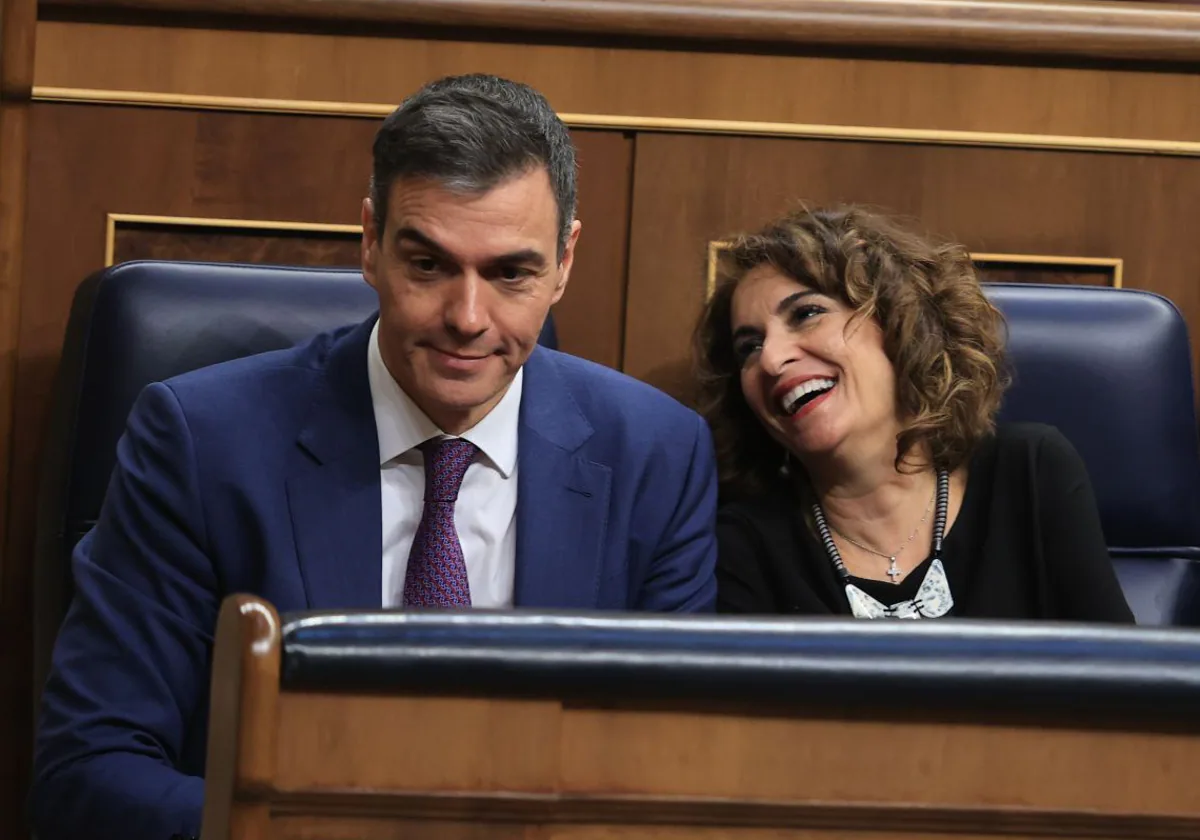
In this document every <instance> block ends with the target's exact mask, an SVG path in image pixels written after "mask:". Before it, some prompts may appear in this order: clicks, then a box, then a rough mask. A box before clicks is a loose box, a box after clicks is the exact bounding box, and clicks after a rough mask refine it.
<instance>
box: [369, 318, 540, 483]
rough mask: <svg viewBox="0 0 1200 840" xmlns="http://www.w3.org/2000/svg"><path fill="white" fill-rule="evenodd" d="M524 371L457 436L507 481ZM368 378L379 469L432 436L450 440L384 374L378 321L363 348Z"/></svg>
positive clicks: (513, 456) (512, 460)
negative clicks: (494, 404) (377, 440)
mask: <svg viewBox="0 0 1200 840" xmlns="http://www.w3.org/2000/svg"><path fill="white" fill-rule="evenodd" d="M524 373H525V370H524V368H522V369H521V370H518V371H517V375H516V376H515V377H513V381H512V384H510V385H509V386H508V391H507V392H505V394H504V396H503V397H501V399H500V402H499V403H497V404H496V406H495V407H494V408H493V409H492V410H491V411H489V412H488V413H487V415H486V416H485V417H484V418H483V419H482V420H480V421H479V422H478V423H476V424H475V425H474V426H472V427H471V428H470V429H468V430H467V431H465V432H463V433H462V435H460V437H462V438H463V439H464V440H469V441H470V442H471V443H473V444H475V446H477V447H478V448H479V451H480V452H481V453H483V456H484V457H485V458H487V459H488V460H489V461H491V462H492V464H493V465H494V466H495V467H496V469H497V470H499V471H500V474H501V475H503V476H504V477H505V478H508V477H509V476H510V475H512V472H513V470H514V469H516V466H517V431H518V422H519V420H520V416H521V389H522V380H523V378H524ZM367 380H368V382H369V383H370V386H371V403H372V406H373V408H374V410H375V430H376V433H377V434H378V437H379V463H380V465H381V466H382V465H383V464H386V463H387V462H388V461H391V460H393V459H394V458H396V457H398V456H400V455H403V454H404V453H406V452H408V451H409V450H411V449H414V448H416V447H417V446H420V445H421V444H422V443H424V442H425V441H427V440H429V439H431V438H435V437H439V436H446V437H452V435H446V433H445V432H443V431H442V430H441V429H439V428H438V427H437V425H436V424H435V423H434V422H433V421H432V420H430V419H429V417H427V416H426V414H425V412H423V411H421V409H420V408H418V407H417V404H416V403H415V402H413V401H412V398H411V397H409V396H408V394H406V393H404V389H403V388H401V387H400V386H399V385H397V384H396V380H395V379H393V378H392V375H391V373H389V372H388V369H387V366H386V365H385V364H384V362H383V355H382V354H381V353H380V352H379V322H378V321H376V322H375V326H374V327H373V328H372V329H371V340H370V342H369V343H368V344H367Z"/></svg>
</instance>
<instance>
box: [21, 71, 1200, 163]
mask: <svg viewBox="0 0 1200 840" xmlns="http://www.w3.org/2000/svg"><path fill="white" fill-rule="evenodd" d="M33 99H34V100H35V101H39V102H75V103H90V104H98V105H135V106H146V107H155V108H184V109H191V110H216V111H246V112H253V113H271V114H319V115H323V116H343V117H371V118H381V117H384V116H387V115H388V114H390V113H391V112H392V110H393V109H394V108H395V106H394V105H379V104H371V103H354V102H318V101H309V100H297V99H251V98H245V97H233V96H206V95H198V94H183V93H178V94H176V93H154V92H147V91H116V90H87V89H82V88H58V87H44V86H38V87H35V88H34V89H33ZM559 116H560V117H561V118H562V120H563V122H565V123H566V124H567V125H568V126H570V127H572V128H597V129H613V130H622V131H649V132H660V133H670V134H725V135H739V136H746V137H802V138H808V139H814V140H816V139H820V140H860V141H866V142H876V143H919V144H924V145H941V146H989V147H999V148H1017V149H1046V150H1058V151H1086V152H1107V153H1116V154H1143V155H1168V156H1172V157H1200V142H1194V141H1187V140H1143V139H1136V138H1126V137H1076V136H1070V135H1056V134H1014V133H1006V132H995V131H950V130H944V129H924V128H888V127H886V126H854V125H817V124H808V123H779V122H749V121H743V120H704V119H687V118H681V117H636V116H624V115H611V114H568V113H564V114H560V115H559Z"/></svg>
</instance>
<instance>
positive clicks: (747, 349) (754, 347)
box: [733, 338, 762, 365]
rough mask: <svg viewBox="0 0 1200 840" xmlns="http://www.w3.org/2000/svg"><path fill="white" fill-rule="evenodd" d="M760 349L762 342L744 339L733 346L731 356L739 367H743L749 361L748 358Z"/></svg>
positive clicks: (754, 339)
mask: <svg viewBox="0 0 1200 840" xmlns="http://www.w3.org/2000/svg"><path fill="white" fill-rule="evenodd" d="M761 349H762V341H760V340H759V339H756V338H753V339H746V340H744V341H739V342H738V343H737V344H735V345H734V346H733V355H734V358H735V359H737V362H738V364H739V365H744V364H746V362H748V361H749V360H750V357H751V356H753V355H754V354H755V353H757V352H758V351H759V350H761Z"/></svg>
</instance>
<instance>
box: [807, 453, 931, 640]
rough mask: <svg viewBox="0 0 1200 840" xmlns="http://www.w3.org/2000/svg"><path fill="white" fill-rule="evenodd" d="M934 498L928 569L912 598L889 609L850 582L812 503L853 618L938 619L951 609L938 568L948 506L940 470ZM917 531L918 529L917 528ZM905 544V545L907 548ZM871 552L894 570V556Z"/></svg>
mask: <svg viewBox="0 0 1200 840" xmlns="http://www.w3.org/2000/svg"><path fill="white" fill-rule="evenodd" d="M934 499H935V507H934V515H933V541H932V542H933V545H932V546H931V548H930V557H931V558H932V559H931V560H930V563H929V569H928V571H926V573H925V579H924V580H922V581H921V585H920V587H919V588H918V589H917V594H916V595H914V596H913V597H912V598H910V599H909V600H907V601H900V602H897V603H895V604H891V605H890V606H889V605H885V604H883V603H881V602H880V601H878V600H877V599H875V598H872V597H871V596H870V595H869V594H867V593H866V592H864V591H863V590H862V589H861V588H859V587H858V586H856V585H855V584H854V582H853V581H852V580H851V577H850V572H849V571H847V569H846V564H845V563H843V562H842V555H841V553H840V552H839V551H838V548H837V544H836V543H834V541H833V534H831V533H830V531H829V524H828V523H827V522H826V521H825V511H823V510H822V509H821V505H820V503H819V502H814V503H813V506H812V514H813V519H814V520H815V522H816V525H817V531H818V532H819V534H820V537H821V542H822V544H823V545H824V546H825V552H826V553H827V554H828V555H829V559H830V560H831V561H832V562H833V567H834V569H835V570H837V573H838V576H839V577H840V578H841V580H842V585H843V586H844V587H845V590H846V601H847V602H848V603H849V605H850V612H851V614H853V615H854V616H855V617H856V618H909V619H912V618H940V617H942V616H944V615H947V614H948V613H949V612H950V611H951V610H952V609H953V608H954V596H953V594H952V593H951V592H950V581H949V580H948V579H947V577H946V569H945V567H944V566H943V565H942V542H943V539H944V538H945V535H946V516H947V512H948V510H949V507H950V475H949V473H947V472H946V471H945V470H941V471H939V472H938V474H937V488H936V490H935V491H934ZM926 516H928V512H926ZM917 530H920V526H918V528H917ZM843 537H844V535H843ZM912 540H913V537H909V539H908V542H911V541H912ZM849 542H852V543H853V542H854V541H853V540H849ZM908 542H906V543H905V545H908ZM860 547H861V548H863V549H864V550H866V551H872V549H869V548H867V547H866V546H860ZM902 548H903V547H902ZM872 553H874V554H879V556H881V557H887V558H888V560H890V561H891V563H892V565H893V568H894V566H895V555H884V554H881V553H880V552H875V551H872ZM899 553H900V550H897V552H896V554H899ZM888 571H889V576H891V577H892V580H893V581H895V576H894V575H891V569H889V570H888Z"/></svg>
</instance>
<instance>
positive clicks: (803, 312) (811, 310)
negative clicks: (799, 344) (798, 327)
mask: <svg viewBox="0 0 1200 840" xmlns="http://www.w3.org/2000/svg"><path fill="white" fill-rule="evenodd" d="M824 311H825V310H824V309H822V308H821V307H819V306H816V305H813V304H809V305H807V306H797V307H796V308H795V309H793V310H792V311H791V312H790V313H789V314H788V320H789V321H790V322H791V323H793V324H800V323H803V322H804V321H807V320H809V319H810V318H812V317H813V316H814V315H820V314H821V313H822V312H824Z"/></svg>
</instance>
